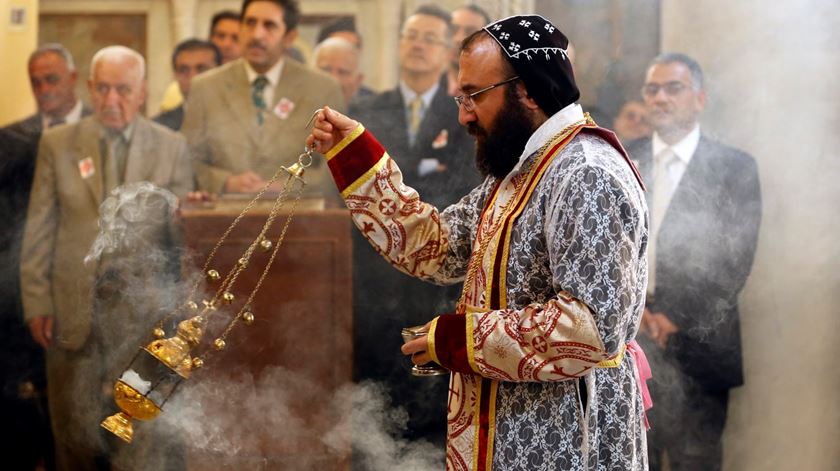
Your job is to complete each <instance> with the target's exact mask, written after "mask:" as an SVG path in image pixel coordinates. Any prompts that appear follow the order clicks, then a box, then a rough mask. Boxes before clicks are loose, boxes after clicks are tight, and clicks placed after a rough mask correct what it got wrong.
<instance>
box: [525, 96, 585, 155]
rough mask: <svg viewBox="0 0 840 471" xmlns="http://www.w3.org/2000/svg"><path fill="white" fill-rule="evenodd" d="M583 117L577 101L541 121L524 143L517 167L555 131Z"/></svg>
mask: <svg viewBox="0 0 840 471" xmlns="http://www.w3.org/2000/svg"><path fill="white" fill-rule="evenodd" d="M582 119H583V108H581V107H580V105H579V104H577V103H572V104H570V105H567V106H566V107H565V108H563V109H562V110H560V111H558V112H556V113H554V115H552V116H551V117H550V118H548V119H547V120H546V122H544V123H542V124H541V125H540V127H539V128H537V130H536V131H534V134H531V137H530V138H529V139H528V143H527V144H525V150H524V151H522V155H520V156H519V164H517V167H519V165H521V164H522V162H523V161H524V160H525V159H527V158H528V157H529V156H530V155H531V154H533V153H534V152H536V151H538V150H539V148H540V147H542V146H543V145H545V143H546V142H548V141H549V140H551V138H552V137H554V136H555V135H556V134H557V133H559V132H560V131H562V130H563V128H565V127H566V126H568V125H570V124H573V123H576V122H578V121H581V120H582Z"/></svg>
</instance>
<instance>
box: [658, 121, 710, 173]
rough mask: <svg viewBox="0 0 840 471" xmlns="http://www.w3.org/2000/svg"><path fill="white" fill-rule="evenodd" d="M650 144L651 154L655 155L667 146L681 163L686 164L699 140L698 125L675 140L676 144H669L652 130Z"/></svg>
mask: <svg viewBox="0 0 840 471" xmlns="http://www.w3.org/2000/svg"><path fill="white" fill-rule="evenodd" d="M651 142H652V145H651V148H652V150H653V156H654V157H656V156H657V155H659V153H660V152H662V151H663V150H665V149H667V148H668V147H670V148H671V150H672V151H673V152H674V154H675V155H676V156H677V157H678V158H679V159H680V161H681V162H682V163H683V165H688V162H689V161H690V160H691V156H692V155H694V151H695V150H697V144H698V143H699V142H700V125H699V124H695V125H694V129H692V130H691V132H689V133H688V134H687V135H686V136H685V137H684V138H682V140H680V141H679V142H677V143H676V144H674V145H672V146H669V145H668V144H666V143H665V141H663V140H662V138H661V137H659V134H658V133H656V132H654V133H653V138H652V140H651Z"/></svg>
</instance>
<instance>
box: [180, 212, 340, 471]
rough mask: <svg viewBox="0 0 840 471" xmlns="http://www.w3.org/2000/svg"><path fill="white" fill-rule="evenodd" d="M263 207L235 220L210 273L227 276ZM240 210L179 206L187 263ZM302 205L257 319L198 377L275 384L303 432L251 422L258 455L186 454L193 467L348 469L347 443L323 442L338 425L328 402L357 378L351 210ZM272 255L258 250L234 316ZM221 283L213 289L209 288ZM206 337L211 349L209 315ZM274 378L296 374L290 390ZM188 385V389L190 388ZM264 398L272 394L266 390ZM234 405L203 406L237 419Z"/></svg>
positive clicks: (276, 229)
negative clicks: (338, 448) (336, 446)
mask: <svg viewBox="0 0 840 471" xmlns="http://www.w3.org/2000/svg"><path fill="white" fill-rule="evenodd" d="M260 203H261V204H258V205H257V206H256V207H255V208H253V209H252V210H251V211H250V212H249V214H248V215H246V216H245V217H244V218H243V219H242V220H241V221H240V222H239V224H238V225H237V227H236V228H235V229H234V230H233V231H232V232H231V233H230V235H229V236H228V237H227V240H226V241H225V242H224V244H223V245H222V246H220V248H219V250H218V252H217V253H216V256H215V258H214V260H215V261H214V262H213V263H212V264H211V267H210V268H215V269H216V270H218V271H219V273H221V274H222V277H224V276H225V274H226V273H227V272H228V271H229V270H230V269H231V268H232V267H233V265H234V264H235V263H236V262H237V261H238V260H239V258H240V257H241V256H242V254H243V253H245V250H246V249H247V247H248V246H249V244H251V242H252V241H253V240H254V239H255V238H256V237H257V235H258V234H259V232H260V230H261V229H262V227H263V224H264V223H265V221H266V218H267V212H268V207H267V206H266V204H263V203H267V202H260ZM243 206H244V203H238V202H234V203H231V202H225V203H222V204H216V205H215V207H211V208H206V207H198V206H192V207H186V208H184V209H183V210H182V213H183V217H184V231H185V234H184V236H185V241H186V246H187V248H188V251H189V255H188V258H189V260H190V261H189V262H188V263H190V264H192V265H193V266H194V267H198V268H199V269H200V268H201V266H203V264H204V261H205V259H206V257H207V255H208V254H209V253H210V251H211V250H212V248H213V247H214V246H215V244H216V243H217V241H218V240H219V239H220V237H221V236H222V234H223V233H224V232H225V230H227V228H228V226H229V225H230V223H231V222H232V221H233V220H234V218H235V217H236V216H237V215H238V214H239V212H240V211H241V209H242V207H243ZM301 206H302V208H301V209H299V210H298V211H297V212H296V214H295V216H294V218H293V219H292V221H291V223H290V224H289V226H288V230H287V232H286V234H285V236H284V239H283V242H282V246H281V248H280V250H279V252H278V253H277V257H276V259H275V260H274V263H273V265H272V267H271V269H270V271H269V272H268V273H267V276H266V278H265V280H264V281H263V284H262V286H261V288H260V290H259V292H258V294H257V296H256V297H255V299H254V302H253V305H252V312H253V313H254V315H255V317H256V319H255V321H254V323H253V324H252V325H250V326H246V325H244V324H242V323H239V324H237V326H236V327H234V329H233V331H232V332H231V333H230V335H229V336H228V338H227V342H226V343H227V347H226V348H225V349H224V350H223V351H222V352H220V353H215V354H214V355H213V356H212V357H210V358H209V359H208V361H207V364H206V366H205V368H204V369H202V370H200V374H199V375H196V377H195V380H196V381H201V379H202V378H203V377H210V378H212V379H213V380H220V379H221V380H229V381H233V382H236V381H240V380H243V378H245V379H247V380H248V381H253V382H254V383H256V384H261V385H265V386H266V387H268V388H271V387H279V388H280V390H279V391H278V392H277V396H278V401H283V404H282V406H283V407H284V410H286V408H287V409H288V411H291V413H292V414H293V415H294V416H295V418H296V419H297V420H296V422H297V423H299V424H300V425H299V426H301V427H303V428H306V430H299V431H294V433H291V432H292V431H290V430H282V431H277V430H274V431H272V430H268V431H266V428H265V427H260V425H261V424H254V427H253V430H254V436H252V437H243V438H245V439H247V440H249V444H254V447H255V448H257V449H258V450H259V452H257V453H254V452H253V449H252V450H251V451H250V452H244V453H243V452H237V453H235V454H233V455H232V456H218V455H216V456H209V455H208V454H207V453H206V450H202V451H201V452H200V453H199V452H194V451H192V450H188V453H187V455H188V467H189V469H191V470H204V469H207V470H210V469H213V470H215V469H220V465H221V464H225V465H226V466H227V467H229V468H231V469H296V468H297V467H298V465H300V464H301V463H306V467H307V468H308V467H309V466H310V465H312V466H316V467H317V468H318V469H349V453H350V450H349V447H348V449H347V450H344V451H343V452H339V453H336V452H335V450H332V451H330V452H327V447H326V446H325V445H324V444H323V443H322V441H321V440H319V439H318V437H321V436H323V435H325V434H326V433H327V432H328V431H329V430H330V429H331V428H332V427H334V426H335V423H334V421H332V420H330V417H332V416H333V415H334V414H327V415H326V416H325V404H331V403H333V402H334V397H333V395H334V393H335V391H336V390H337V389H338V388H339V387H340V386H342V385H346V384H348V383H350V382H351V381H352V358H353V355H352V325H353V322H352V275H351V273H352V271H351V263H352V259H351V257H352V255H351V240H350V230H351V223H350V217H349V213H348V212H347V211H346V210H339V209H326V210H318V209H311V208H310V209H307V204H306V203H302V205H301ZM285 220H286V213H281V214H280V215H279V216H278V217H277V219H276V221H275V222H274V224H273V226H272V228H271V230H270V231H269V232H268V238H269V239H270V240H272V241H273V242H275V243H276V242H277V237H278V235H280V233H281V231H282V226H283V225H284V223H285ZM270 256H271V252H270V251H269V252H264V251H262V250H260V249H257V250H256V251H255V252H254V254H253V255H252V257H251V261H250V263H249V265H248V268H247V269H246V270H245V271H244V272H243V273H242V274H241V275H240V277H239V278H238V279H237V281H236V284H235V286H234V288H233V290H232V292H233V294H234V295H235V296H236V299H235V301H234V303H233V305H232V307H233V309H235V310H236V312H238V308H239V307H240V306H241V305H242V303H243V302H244V300H245V299H246V298H247V296H248V294H249V293H250V292H251V290H252V289H253V287H254V286H255V285H256V283H257V280H258V279H259V277H260V275H261V274H262V272H263V268H264V267H265V265H266V263H267V261H268V259H269V257H270ZM217 287H218V285H214V284H211V285H209V286H208V289H209V290H213V289H216V288H217ZM230 316H231V313H225V312H223V313H221V314H220V315H219V316H217V317H219V318H221V319H219V321H217V323H218V322H223V321H227V320H228V319H229V318H230ZM208 331H209V335H208V334H205V337H206V338H205V343H212V340H213V339H214V338H215V336H216V335H218V333H219V331H220V327H219V326H218V325H214V322H213V320H212V319H211V323H210V326H209V327H208ZM214 334H215V335H214ZM278 372H281V373H282V374H284V375H287V376H288V377H289V378H290V380H289V381H288V384H285V382H280V383H281V384H276V383H278V381H276V375H277V374H278ZM265 375H273V376H272V379H271V381H274V383H266V382H264V381H263V380H264V376H265ZM191 381H193V380H192V379H191V380H190V381H188V382H187V383H185V386H186V387H189V383H190V382H191ZM261 381H263V382H261ZM302 384H303V385H306V386H304V387H302V386H301V385H302ZM301 389H303V390H301ZM262 393H264V394H274V392H273V391H270V390H269V391H262ZM238 399H239V398H217V399H215V398H210V399H208V402H206V403H204V404H202V405H201V407H202V408H203V409H204V410H206V413H207V414H213V413H214V412H218V413H222V414H225V415H226V416H228V415H231V414H232V415H233V416H234V417H235V416H236V407H238V404H237V400H238ZM239 407H241V405H240V406H239ZM348 407H349V404H348ZM272 412H273V411H272V410H266V411H265V414H266V422H267V423H273V422H272V420H274V421H276V420H277V418H276V417H271V416H270V414H272ZM274 412H276V411H274ZM261 430H262V431H261ZM277 432H279V433H277ZM255 466H256V467H255ZM313 469H314V468H313Z"/></svg>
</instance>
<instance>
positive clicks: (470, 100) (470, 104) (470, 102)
mask: <svg viewBox="0 0 840 471" xmlns="http://www.w3.org/2000/svg"><path fill="white" fill-rule="evenodd" d="M514 80H519V76H518V75H516V76H514V77H511V78H509V79H505V80H502V81H501V82H499V83H494V84H493V85H490V86H489V87H484V88H482V89H481V90H479V91H477V92H472V93H469V94H467V95H458V96H456V97H453V98H454V99H455V103H457V104H458V106H463V107H464V109H465V110H467V111H472V110H474V109H475V97H477V96H478V95H481V94H482V93H484V92H487V91H490V90H492V89H494V88H496V87H501V86H502V85H504V84H507V83H510V82H513V81H514Z"/></svg>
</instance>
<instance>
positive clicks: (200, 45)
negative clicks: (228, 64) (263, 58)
mask: <svg viewBox="0 0 840 471" xmlns="http://www.w3.org/2000/svg"><path fill="white" fill-rule="evenodd" d="M221 63H222V53H221V52H219V48H217V47H216V46H215V45H213V43H211V42H209V41H202V40H201V39H187V40H185V41H181V42H180V43H178V45H177V46H175V52H173V53H172V72H173V73H174V74H175V80H176V81H177V82H178V89H179V90H180V91H181V96H183V97H184V102H186V101H187V96H189V94H190V84H191V83H192V79H193V77H195V76H196V75H198V74H200V73H202V72H206V71H208V70H210V69H212V68H213V67H218V66H219V65H221ZM184 102H182V103H181V104H180V105H178V106H177V107H175V108H173V109H171V110H169V111H164V112H163V113H161V114H159V115H157V116H155V118H154V120H155V122H157V123H160V124H162V125H164V126H166V127H168V128H169V129H172V130H173V131H179V130H180V129H181V125H182V124H184Z"/></svg>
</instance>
